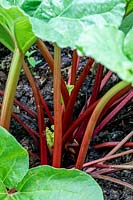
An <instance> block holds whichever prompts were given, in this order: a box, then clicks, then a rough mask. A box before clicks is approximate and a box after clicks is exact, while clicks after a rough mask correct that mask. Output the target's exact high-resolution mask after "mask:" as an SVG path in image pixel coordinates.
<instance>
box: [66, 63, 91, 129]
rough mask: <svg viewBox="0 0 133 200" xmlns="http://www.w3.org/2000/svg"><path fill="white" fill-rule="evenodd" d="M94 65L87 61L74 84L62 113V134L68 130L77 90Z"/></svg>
mask: <svg viewBox="0 0 133 200" xmlns="http://www.w3.org/2000/svg"><path fill="white" fill-rule="evenodd" d="M93 63H94V60H93V59H89V60H88V62H87V64H86V66H85V67H84V69H83V72H82V74H81V75H80V77H79V79H78V81H77V82H76V84H75V87H74V88H73V90H72V93H71V95H70V97H69V101H68V104H67V107H66V109H65V112H64V117H63V133H64V132H65V131H66V130H67V129H68V127H69V125H70V122H71V120H72V114H73V106H74V104H75V101H76V98H77V95H78V92H79V89H80V88H81V85H82V83H83V82H84V80H85V78H86V76H87V75H88V72H89V70H90V68H91V66H92V64H93Z"/></svg>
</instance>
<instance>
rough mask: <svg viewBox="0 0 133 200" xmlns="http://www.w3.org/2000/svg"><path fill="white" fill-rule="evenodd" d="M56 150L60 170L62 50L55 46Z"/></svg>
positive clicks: (54, 160)
mask: <svg viewBox="0 0 133 200" xmlns="http://www.w3.org/2000/svg"><path fill="white" fill-rule="evenodd" d="M53 85H54V87H53V88H54V150H53V166H54V167H57V168H60V166H61V154H62V109H61V49H60V48H59V47H58V46H57V45H56V44H55V45H54V80H53Z"/></svg>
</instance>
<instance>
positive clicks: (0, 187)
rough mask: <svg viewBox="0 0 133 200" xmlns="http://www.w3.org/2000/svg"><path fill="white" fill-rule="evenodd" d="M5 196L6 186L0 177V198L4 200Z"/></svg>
mask: <svg viewBox="0 0 133 200" xmlns="http://www.w3.org/2000/svg"><path fill="white" fill-rule="evenodd" d="M6 196H7V193H6V187H5V185H4V183H3V181H2V180H1V179H0V200H5V198H6Z"/></svg>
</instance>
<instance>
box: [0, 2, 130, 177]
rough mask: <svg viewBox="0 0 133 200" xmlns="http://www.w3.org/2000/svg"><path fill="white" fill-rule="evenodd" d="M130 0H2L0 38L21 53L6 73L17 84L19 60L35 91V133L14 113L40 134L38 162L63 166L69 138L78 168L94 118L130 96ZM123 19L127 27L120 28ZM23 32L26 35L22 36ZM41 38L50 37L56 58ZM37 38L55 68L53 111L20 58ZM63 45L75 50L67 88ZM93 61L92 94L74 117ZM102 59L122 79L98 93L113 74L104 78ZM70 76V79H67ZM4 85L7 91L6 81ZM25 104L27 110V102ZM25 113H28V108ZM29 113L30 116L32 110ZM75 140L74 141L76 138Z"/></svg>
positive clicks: (3, 121) (5, 123) (4, 122)
mask: <svg viewBox="0 0 133 200" xmlns="http://www.w3.org/2000/svg"><path fill="white" fill-rule="evenodd" d="M131 3H132V0H131V1H125V0H104V1H100V0H95V1H93V0H78V1H77V0H69V1H67V0H64V1H59V0H48V1H43V0H39V1H34V0H17V1H12V0H0V6H1V7H0V9H1V14H0V20H1V21H0V22H1V23H0V24H1V29H0V36H1V37H0V41H1V42H2V43H3V44H4V45H5V46H6V47H7V48H9V49H10V50H11V51H13V52H14V55H18V53H20V55H19V56H17V60H16V57H15V58H14V57H13V61H12V64H11V69H12V72H13V74H14V76H13V75H12V74H11V75H10V77H12V80H14V82H13V83H12V82H10V88H11V87H13V84H15V86H16V84H17V80H18V77H19V72H20V65H21V64H22V65H23V69H24V72H25V74H26V76H27V78H28V81H29V83H30V85H31V87H32V90H33V93H34V97H35V102H36V108H37V113H36V114H37V116H36V115H34V116H35V118H37V120H38V129H39V131H38V132H39V133H37V132H35V131H33V130H32V129H30V128H29V127H27V126H25V124H24V123H23V122H22V121H21V120H20V119H19V118H18V117H16V116H15V115H13V116H14V117H15V118H16V119H17V120H18V121H19V122H21V124H22V125H23V126H24V127H26V130H28V131H29V132H30V135H32V137H33V139H34V141H35V143H36V144H37V141H38V138H39V139H40V140H39V142H40V148H39V150H40V163H41V164H47V163H48V164H51V160H52V166H54V167H58V168H59V167H61V164H62V154H63V150H64V149H65V148H66V147H67V146H69V143H70V145H71V147H73V146H76V145H77V146H78V148H77V149H78V151H77V152H78V153H77V152H76V153H75V154H76V156H77V157H76V162H75V166H76V168H79V169H82V167H83V166H84V165H83V163H84V161H85V157H86V155H87V150H88V147H89V144H90V141H91V138H92V137H93V133H95V129H96V125H97V123H98V122H99V121H100V120H101V119H102V118H104V116H105V114H106V116H107V118H108V112H107V111H108V110H112V112H113V114H112V116H114V113H117V112H118V110H119V108H118V109H117V111H116V110H115V108H114V107H115V105H117V106H118V105H119V103H121V108H122V107H123V106H124V105H125V102H123V101H124V99H126V102H128V101H129V100H130V99H131V97H132V92H131V85H130V83H132V84H133V48H132V47H133V45H132V43H133V27H132V23H130V24H128V22H125V21H126V20H127V17H129V16H130V17H131V18H132V12H131V11H132V6H131ZM128 14H129V15H128ZM10 15H11V16H10ZM131 18H130V19H131ZM21 19H25V20H26V24H25V23H24V24H23V23H21ZM128 20H129V19H128ZM124 23H125V24H126V30H125V28H123V27H124ZM25 25H26V26H25ZM25 33H26V34H25ZM3 35H5V37H3ZM23 35H24V36H25V37H26V38H25V37H24V38H23ZM37 38H38V39H37ZM40 38H41V39H42V40H44V41H48V42H52V43H53V47H54V58H53V57H52V56H51V54H50V52H49V51H48V49H47V47H46V45H45V44H44V42H42V41H41V40H40ZM35 41H36V44H37V46H38V48H39V50H40V51H41V53H42V55H43V57H44V59H45V60H46V61H47V63H48V65H49V67H50V68H51V71H52V72H53V88H54V116H52V115H51V113H50V111H49V109H48V106H47V105H46V102H45V100H44V99H43V97H42V95H41V93H40V91H39V90H38V88H37V86H36V84H35V81H34V78H33V77H32V74H31V73H30V70H29V68H28V66H27V64H26V63H25V61H24V60H23V62H22V59H23V57H24V54H25V53H26V51H27V50H28V49H29V47H30V46H31V45H32V44H33V43H34V42H35ZM64 47H70V48H71V49H72V50H74V51H73V58H72V70H71V72H72V73H71V78H72V79H73V80H72V84H70V85H73V88H72V91H71V92H70V93H69V91H68V90H67V86H66V84H65V81H64V80H63V78H62V76H61V64H62V63H61V48H64ZM16 51H19V52H16ZM82 55H83V56H84V55H85V56H88V57H89V58H88V60H87V63H86V65H85V67H84V69H83V72H82V73H81V75H80V76H79V78H78V80H77V79H76V70H77V66H78V63H79V60H80V56H82ZM20 59H21V60H20ZM97 63H98V64H97ZM94 64H97V66H98V67H97V69H96V71H97V73H96V78H95V82H94V86H93V89H92V95H91V96H90V97H89V99H88V100H87V102H86V104H85V106H84V108H83V109H82V111H81V113H80V115H79V117H78V118H77V119H76V120H74V117H73V109H74V104H75V102H76V98H77V95H78V92H79V90H80V88H81V86H82V84H83V82H84V80H85V78H86V77H87V75H88V73H89V71H90V69H91V67H92V66H93V65H94ZM103 65H104V66H105V67H107V68H108V69H110V70H111V71H113V72H116V73H117V74H118V75H119V77H120V78H121V79H123V80H124V81H121V82H120V83H118V84H116V85H115V86H114V87H112V88H111V89H110V90H109V91H108V92H106V93H105V94H104V95H103V96H102V98H99V93H100V91H101V90H102V88H103V87H104V85H105V84H106V82H107V80H108V79H109V78H110V76H111V74H112V72H111V71H109V72H108V73H107V76H105V77H104V78H103V79H102V76H103V69H104V67H103ZM12 66H16V68H17V67H18V66H19V70H18V72H17V74H16V69H15V70H14V68H13V67H12ZM17 69H18V68H17ZM14 71H15V73H14ZM9 74H10V73H9ZM10 79H11V78H10ZM70 82H71V81H68V83H70ZM15 88H16V87H14V92H15ZM6 91H8V87H7V89H6ZM14 92H13V93H12V90H10V93H12V94H14ZM7 94H8V92H5V95H4V100H3V103H2V112H1V122H0V125H2V126H3V127H5V128H7V129H8V128H9V121H10V114H11V113H8V112H7V111H8V110H10V112H11V105H12V103H13V96H14V95H12V96H10V95H9V96H7ZM125 97H126V98H125ZM7 100H8V101H7ZM62 102H63V105H62ZM9 105H10V109H9ZM5 108H6V109H5ZM43 108H44V110H45V111H46V113H47V115H48V117H49V119H50V124H51V125H53V124H54V135H53V136H52V140H51V138H50V140H51V141H52V145H51V144H50V145H49V144H47V143H48V142H47V143H46V139H47V134H45V131H46V130H47V129H46V126H45V123H44V113H43ZM62 108H63V109H62ZM24 109H25V110H28V109H27V108H25V107H24ZM113 109H114V110H113ZM28 113H30V114H31V112H30V111H29V110H28ZM31 116H33V113H32V115H31ZM7 119H8V120H7ZM101 123H102V122H101ZM106 123H107V121H106ZM106 123H104V124H106ZM53 140H54V142H53ZM74 140H76V142H77V143H74V142H73V141H74ZM51 141H50V143H51ZM71 143H72V144H71ZM72 145H73V146H72ZM47 146H48V147H49V149H50V148H51V149H50V156H51V157H50V159H49V157H48V155H49V153H48V154H47V149H48V148H47ZM77 146H76V147H77ZM49 160H50V162H49ZM96 173H97V172H96Z"/></svg>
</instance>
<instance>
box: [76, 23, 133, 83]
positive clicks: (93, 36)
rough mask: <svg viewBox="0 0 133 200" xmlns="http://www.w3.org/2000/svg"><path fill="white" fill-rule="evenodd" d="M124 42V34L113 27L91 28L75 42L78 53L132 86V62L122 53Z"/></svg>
mask: <svg viewBox="0 0 133 200" xmlns="http://www.w3.org/2000/svg"><path fill="white" fill-rule="evenodd" d="M124 40H125V35H124V33H123V32H122V31H119V30H118V29H117V28H115V27H111V26H103V27H102V26H100V27H99V26H91V27H89V28H88V29H86V32H84V33H83V34H82V35H81V37H80V38H79V41H78V42H77V48H78V53H79V54H80V55H83V54H84V55H87V56H90V57H93V58H95V59H96V61H97V62H100V63H102V64H103V65H105V66H106V67H107V68H108V69H110V70H112V71H114V72H116V73H117V74H118V75H119V76H120V78H122V79H124V80H126V81H128V82H131V83H132V84H133V62H131V60H130V59H129V58H128V57H127V56H126V55H125V53H124V51H123V46H124ZM79 44H80V45H79ZM129 49H130V48H129ZM131 49H132V48H131Z"/></svg>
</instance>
